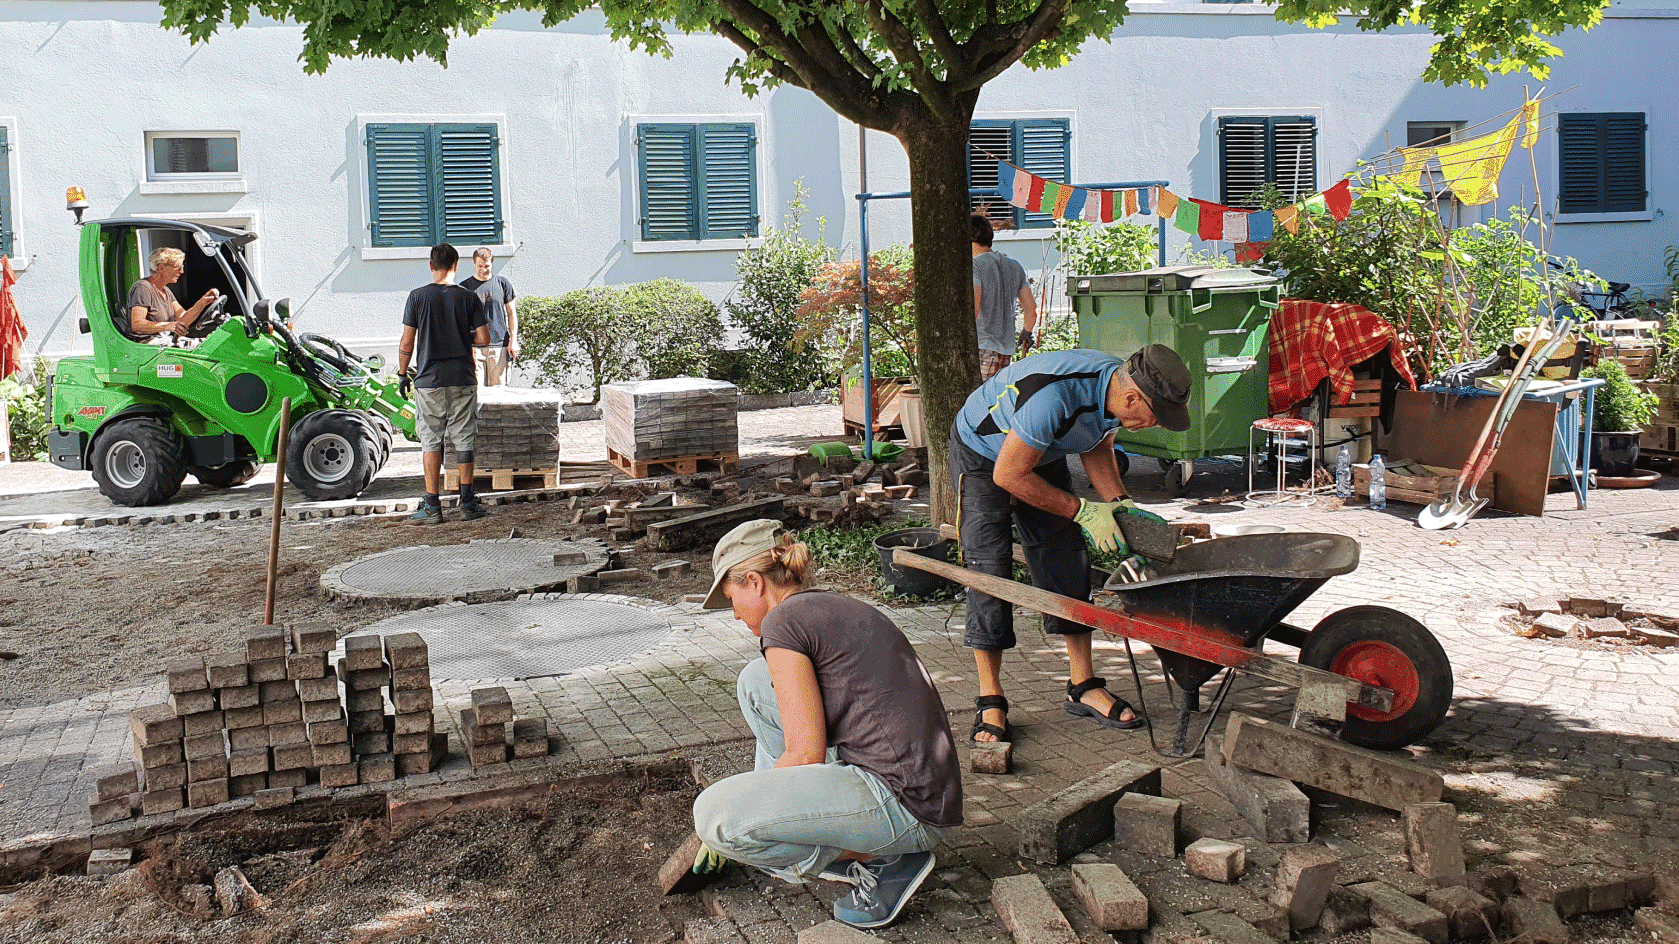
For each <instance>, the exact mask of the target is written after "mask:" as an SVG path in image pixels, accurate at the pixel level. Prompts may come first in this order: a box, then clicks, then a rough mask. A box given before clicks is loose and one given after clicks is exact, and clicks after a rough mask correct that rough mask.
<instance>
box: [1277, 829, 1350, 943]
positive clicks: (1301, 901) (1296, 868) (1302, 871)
mask: <svg viewBox="0 0 1679 944" xmlns="http://www.w3.org/2000/svg"><path fill="white" fill-rule="evenodd" d="M1340 868H1341V858H1340V856H1337V855H1336V854H1335V853H1333V852H1330V851H1329V850H1328V849H1325V848H1324V847H1322V846H1316V845H1311V846H1301V847H1298V848H1294V849H1289V850H1288V851H1286V852H1284V853H1283V857H1282V861H1281V863H1279V864H1278V866H1277V888H1276V890H1275V891H1274V892H1272V894H1271V903H1272V904H1274V905H1276V906H1277V907H1279V908H1281V909H1283V910H1284V911H1286V912H1288V923H1289V927H1290V928H1292V929H1294V930H1296V931H1304V930H1306V929H1307V928H1312V927H1316V926H1317V923H1318V918H1319V916H1321V915H1322V914H1323V903H1324V900H1325V899H1327V898H1328V897H1329V889H1330V888H1331V887H1333V886H1334V884H1335V873H1336V872H1337V871H1339V870H1340Z"/></svg>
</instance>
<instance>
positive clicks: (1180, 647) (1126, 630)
mask: <svg viewBox="0 0 1679 944" xmlns="http://www.w3.org/2000/svg"><path fill="white" fill-rule="evenodd" d="M892 562H893V563H895V564H897V565H898V566H899V567H913V568H915V569H916V570H924V571H927V572H928V573H930V574H937V575H938V576H940V577H943V578H945V579H947V580H954V581H956V582H957V583H959V584H962V585H963V586H965V587H972V588H973V589H975V590H978V591H979V592H981V593H985V594H989V595H990V596H994V597H996V598H997V599H999V600H1007V601H1009V602H1010V603H1013V604H1015V605H1017V606H1024V607H1026V608H1027V609H1031V610H1037V611H1038V612H1039V613H1047V614H1048V615H1050V616H1059V617H1061V618H1062V619H1065V620H1070V621H1072V622H1074V623H1078V624H1079V625H1081V626H1089V627H1091V628H1092V629H1100V630H1102V631H1103V632H1106V633H1112V634H1113V635H1115V636H1124V637H1125V638H1127V639H1135V640H1137V641H1138V642H1141V643H1147V644H1148V645H1150V646H1152V647H1154V648H1156V649H1164V650H1166V651H1167V652H1176V653H1179V654H1182V655H1186V656H1189V657H1190V658H1193V659H1201V660H1203V661H1206V662H1212V663H1215V664H1217V665H1227V666H1230V667H1232V668H1234V669H1236V670H1237V671H1239V672H1245V673H1247V674H1249V675H1256V676H1259V677H1260V678H1264V679H1269V680H1270V681H1273V682H1282V683H1283V684H1286V685H1290V686H1293V687H1296V688H1298V687H1300V686H1301V685H1303V684H1305V682H1307V681H1308V680H1311V681H1315V682H1319V683H1322V684H1326V685H1338V686H1340V687H1341V688H1342V689H1344V690H1345V691H1346V693H1347V700H1348V701H1350V702H1355V703H1357V704H1360V705H1364V706H1366V707H1368V708H1374V709H1376V710H1377V711H1387V710H1390V709H1391V708H1392V707H1393V692H1392V691H1391V690H1389V689H1386V688H1377V687H1376V686H1374V685H1366V684H1364V683H1362V682H1360V681H1358V680H1356V679H1350V678H1347V677H1346V676H1344V675H1336V674H1335V673H1333V672H1325V671H1324V670H1322V669H1317V668H1313V667H1311V666H1309V665H1301V664H1299V663H1297V662H1288V661H1285V660H1283V659H1277V658H1274V657H1271V656H1267V655H1264V654H1263V653H1260V652H1258V651H1256V650H1253V649H1249V648H1247V647H1246V646H1243V645H1242V641H1241V640H1240V639H1238V638H1237V637H1236V636H1234V635H1232V634H1230V633H1226V632H1221V631H1219V630H1215V629H1209V628H1205V627H1199V626H1194V625H1170V624H1167V623H1164V622H1161V621H1159V620H1156V619H1150V618H1148V617H1144V616H1135V615H1132V614H1131V613H1129V612H1127V611H1126V610H1125V609H1124V608H1123V607H1107V606H1097V605H1096V604H1094V603H1086V602H1084V601H1082V600H1075V599H1073V598H1072V597H1064V596H1062V595H1061V594H1059V593H1051V592H1049V591H1048V590H1040V589H1038V588H1037V587H1033V586H1029V585H1027V584H1023V583H1020V582H1019V581H1015V580H1009V579H1007V578H1005V577H995V576H992V575H991V574H982V573H980V572H978V571H975V570H969V569H967V568H966V567H958V566H956V565H955V564H951V563H947V562H945V561H939V560H933V559H932V558H930V557H923V556H921V555H920V554H915V553H911V552H910V551H908V550H906V549H904V548H899V549H898V550H896V551H894V552H893V553H892Z"/></svg>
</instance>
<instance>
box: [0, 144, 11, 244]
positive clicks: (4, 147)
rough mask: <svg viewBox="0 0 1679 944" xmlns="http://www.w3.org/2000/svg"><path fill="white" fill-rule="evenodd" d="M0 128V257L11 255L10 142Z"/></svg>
mask: <svg viewBox="0 0 1679 944" xmlns="http://www.w3.org/2000/svg"><path fill="white" fill-rule="evenodd" d="M6 131H7V129H6V128H4V127H0V256H9V255H11V254H12V142H11V140H10V139H8V138H7V137H6Z"/></svg>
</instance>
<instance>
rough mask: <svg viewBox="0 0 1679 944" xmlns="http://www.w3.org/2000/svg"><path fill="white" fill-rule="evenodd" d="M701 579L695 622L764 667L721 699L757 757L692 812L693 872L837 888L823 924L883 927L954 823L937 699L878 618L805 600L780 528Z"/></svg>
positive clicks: (802, 571)
mask: <svg viewBox="0 0 1679 944" xmlns="http://www.w3.org/2000/svg"><path fill="white" fill-rule="evenodd" d="M712 571H713V573H714V574H715V577H714V579H713V582H712V586H711V593H710V595H708V596H707V597H706V600H705V607H706V609H722V608H723V607H725V606H731V607H732V608H733V609H734V615H735V618H736V619H739V620H740V621H741V622H743V623H745V624H746V625H747V627H748V628H749V629H751V630H752V634H753V635H754V636H758V637H759V638H760V639H761V643H760V648H761V650H762V652H763V656H762V657H761V658H758V659H755V660H753V661H752V662H750V663H748V664H747V666H746V668H744V669H743V670H741V673H740V678H739V680H738V681H737V682H736V686H735V689H736V694H737V696H738V697H739V699H740V707H741V711H742V713H743V714H745V716H746V723H747V724H748V725H749V726H750V727H751V728H752V732H753V734H754V735H756V736H757V742H758V743H757V759H756V768H755V769H754V770H753V771H751V772H750V773H743V774H737V775H735V776H733V777H729V778H727V779H725V780H721V781H719V782H717V783H715V784H713V785H712V786H711V787H709V788H707V789H706V791H705V792H704V793H701V794H700V796H699V799H697V800H696V801H695V802H694V829H695V832H696V833H698V835H699V837H700V839H701V840H702V841H703V842H704V846H702V848H701V850H700V854H699V857H698V858H697V859H696V860H695V862H694V871H696V872H701V873H705V872H711V871H716V870H717V869H719V868H721V867H722V865H723V864H724V863H725V862H726V861H727V860H730V859H733V860H736V861H739V862H744V863H746V864H748V865H754V866H757V867H758V868H761V869H763V870H764V871H766V872H769V873H770V874H772V875H776V876H778V877H780V878H783V879H786V880H787V881H791V882H804V881H805V880H806V879H809V878H815V877H820V878H824V879H827V880H830V881H843V882H849V883H851V884H853V885H855V886H856V888H855V889H853V891H852V892H851V893H850V894H849V895H847V896H845V897H844V898H841V899H840V900H839V901H837V902H835V903H834V917H835V918H838V919H839V920H840V921H843V922H845V923H846V924H849V925H852V926H854V927H859V928H877V927H883V926H885V925H887V924H890V923H892V922H893V921H894V920H896V919H897V917H898V914H899V912H900V911H901V910H902V909H903V906H904V903H905V902H906V901H908V900H909V898H910V896H911V895H913V894H914V893H915V890H916V888H918V887H919V886H920V885H921V882H922V880H923V879H925V878H926V877H927V875H928V873H930V872H931V871H932V870H933V862H934V859H933V853H932V849H933V847H934V846H936V845H938V843H939V841H940V840H941V839H942V838H943V837H944V836H945V835H946V833H948V832H949V831H950V830H951V829H953V828H955V827H956V826H959V825H961V823H962V774H961V770H960V769H959V767H958V766H957V761H956V746H955V743H954V741H953V740H952V739H951V736H950V725H949V722H948V721H947V720H946V716H945V711H944V704H943V703H942V702H941V701H940V700H939V693H938V690H937V689H936V688H935V687H934V686H933V681H932V679H931V677H929V676H928V674H927V670H926V669H925V668H923V667H922V665H921V660H920V659H918V658H917V657H916V655H915V650H914V648H913V647H911V646H910V644H909V640H908V639H906V638H904V634H903V633H902V632H901V631H900V630H899V629H898V627H897V626H895V625H893V624H892V622H891V621H889V620H888V619H887V618H886V617H885V616H883V615H881V613H880V612H879V611H878V610H876V609H875V608H874V607H871V606H869V605H868V604H866V603H862V602H860V601H857V600H853V599H851V598H849V597H846V596H842V595H840V594H837V593H829V592H824V591H815V590H807V589H805V588H804V584H805V580H806V578H807V576H808V575H809V572H810V551H809V549H807V548H806V547H805V545H804V544H802V543H799V542H797V541H795V540H794V538H793V536H792V535H790V534H787V533H786V532H784V531H783V530H782V528H781V524H780V522H777V521H770V520H767V519H760V520H757V521H749V522H747V523H746V524H743V525H741V526H740V527H738V528H735V529H734V530H733V531H730V532H729V533H728V534H727V535H725V536H724V537H723V540H722V541H721V542H720V543H719V544H718V545H717V549H716V551H715V552H714V553H713V554H712ZM836 863H840V864H841V865H840V867H838V868H836V867H835V864H836ZM841 868H843V869H844V871H843V872H842V871H841V870H840V869H841Z"/></svg>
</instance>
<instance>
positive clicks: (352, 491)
mask: <svg viewBox="0 0 1679 944" xmlns="http://www.w3.org/2000/svg"><path fill="white" fill-rule="evenodd" d="M378 471H379V434H378V433H377V432H375V431H374V429H373V424H372V423H370V422H369V421H368V420H367V417H366V416H365V415H364V414H362V413H359V412H357V411H355V410H317V411H316V412H314V413H310V414H309V415H308V416H305V417H304V418H303V419H302V420H300V421H299V422H298V424H297V427H296V428H295V429H293V430H292V432H291V442H290V443H289V444H288V445H287V447H286V479H287V480H288V481H290V482H291V483H292V484H294V485H296V486H297V489H298V491H300V492H302V493H303V494H304V495H306V496H308V497H309V498H311V499H313V500H315V501H336V500H339V499H344V498H354V497H356V496H357V495H360V494H361V493H362V491H363V490H364V489H366V488H367V486H368V484H369V483H370V482H372V481H373V476H374V475H376V474H377V473H378Z"/></svg>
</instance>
